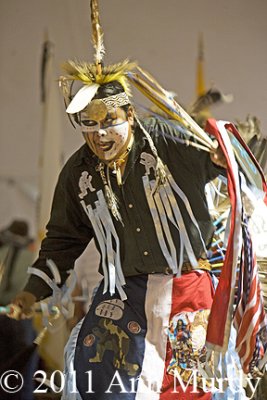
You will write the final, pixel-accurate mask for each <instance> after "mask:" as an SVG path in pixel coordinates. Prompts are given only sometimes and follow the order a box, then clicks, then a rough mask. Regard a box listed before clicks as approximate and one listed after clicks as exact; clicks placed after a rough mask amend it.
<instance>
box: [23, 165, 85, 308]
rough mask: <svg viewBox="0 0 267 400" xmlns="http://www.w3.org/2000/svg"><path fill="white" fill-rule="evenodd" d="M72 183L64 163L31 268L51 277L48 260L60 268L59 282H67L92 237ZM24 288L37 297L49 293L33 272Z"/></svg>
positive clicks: (70, 173) (47, 288) (40, 297)
mask: <svg viewBox="0 0 267 400" xmlns="http://www.w3.org/2000/svg"><path fill="white" fill-rule="evenodd" d="M74 182H75V181H74V179H73V178H72V168H71V166H70V165H68V163H67V164H66V165H65V167H64V168H63V170H62V172H61V174H60V176H59V180H58V183H57V186H56V189H55V193H54V199H53V204H52V210H51V216H50V220H49V222H48V224H47V227H46V228H47V233H46V237H45V238H44V240H43V241H42V244H41V249H40V252H39V257H38V259H37V260H36V261H35V263H34V264H33V267H34V268H37V269H39V270H41V271H43V272H45V273H46V274H47V275H48V276H49V277H52V276H51V272H50V269H49V267H48V266H47V259H50V260H52V261H53V262H54V263H55V264H56V266H57V268H58V270H59V273H60V276H61V284H63V283H64V282H65V281H66V279H67V277H68V271H69V270H72V269H73V268H74V263H75V260H76V259H77V258H78V257H79V256H80V255H81V254H82V252H83V251H84V250H85V248H86V246H87V244H88V243H89V241H90V240H91V239H92V237H93V229H92V227H91V225H90V221H89V219H88V218H87V216H86V214H85V212H84V210H83V209H82V206H81V204H80V202H79V200H78V198H77V195H76V193H77V189H76V190H75V187H74ZM24 290H25V291H28V292H31V293H32V294H34V295H35V296H36V297H37V300H41V299H42V298H45V297H48V296H49V295H51V292H52V291H51V289H50V287H49V286H48V285H47V284H46V283H45V282H44V281H43V280H42V279H41V278H39V277H38V276H36V275H30V278H29V280H28V282H27V284H26V286H25V288H24Z"/></svg>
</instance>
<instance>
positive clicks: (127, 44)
mask: <svg viewBox="0 0 267 400" xmlns="http://www.w3.org/2000/svg"><path fill="white" fill-rule="evenodd" d="M99 2H100V11H101V22H102V25H103V29H104V32H105V45H106V52H107V54H106V58H105V61H106V63H110V62H117V61H120V60H122V59H123V58H126V57H129V58H130V59H133V60H137V61H138V62H139V63H140V65H141V66H143V67H144V68H145V69H147V70H148V71H150V72H151V73H152V74H153V75H154V76H155V77H156V78H157V79H158V80H159V81H160V82H161V84H162V85H163V86H164V87H165V88H166V89H169V90H173V91H175V92H176V93H177V94H178V99H179V101H180V102H181V103H182V104H183V105H188V104H189V103H190V102H191V101H192V100H194V98H195V76H196V58H197V42H198V35H199V33H200V32H202V33H203V36H204V46H205V78H206V85H207V87H210V86H211V84H212V83H214V84H215V86H216V87H218V88H219V89H221V90H222V91H223V92H224V93H232V94H233V95H234V101H233V103H232V104H230V105H222V106H219V107H217V108H216V109H214V116H215V117H216V118H219V119H226V120H231V121H234V120H235V119H236V118H238V119H241V120H245V118H246V116H247V114H252V115H256V116H257V117H258V118H259V119H260V121H261V126H262V131H263V133H265V135H266V132H267V113H266V111H267V44H266V43H267V23H266V17H267V2H266V0H253V1H251V0H220V1H218V0H217V1H216V0H201V1H200V0H165V1H162V0H100V1H99ZM45 31H47V32H48V35H49V39H50V40H52V41H53V42H54V44H55V79H56V78H57V76H59V74H60V65H61V64H62V62H63V61H64V60H66V59H68V58H75V57H76V58H80V59H84V60H88V61H91V60H92V46H91V27H90V16H89V0H0V51H1V56H0V87H1V96H0V103H1V104H0V113H1V114H0V191H1V204H0V228H1V227H2V226H4V225H6V224H8V223H9V222H10V220H11V219H12V218H15V217H20V218H21V217H23V218H26V219H28V220H29V222H30V224H31V231H32V234H34V233H35V215H36V195H37V183H38V174H39V165H38V160H39V156H40V147H41V137H42V106H41V102H40V64H41V54H42V43H43V40H44V35H45ZM60 119H61V123H62V129H63V144H62V154H63V158H64V160H66V159H67V158H68V156H69V155H70V154H71V153H72V152H73V151H74V150H75V149H76V148H78V147H79V146H80V144H81V143H82V139H81V137H80V135H79V133H78V132H75V130H74V129H73V128H72V127H71V126H70V125H69V123H68V121H67V118H66V116H65V113H64V106H63V102H61V103H60ZM51 146H53V143H51Z"/></svg>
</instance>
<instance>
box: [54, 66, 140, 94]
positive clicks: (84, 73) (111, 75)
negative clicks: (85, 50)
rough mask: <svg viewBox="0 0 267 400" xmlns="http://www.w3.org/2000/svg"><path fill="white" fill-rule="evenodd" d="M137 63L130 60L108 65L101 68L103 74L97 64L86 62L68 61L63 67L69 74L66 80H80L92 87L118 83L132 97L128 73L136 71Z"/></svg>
mask: <svg viewBox="0 0 267 400" xmlns="http://www.w3.org/2000/svg"><path fill="white" fill-rule="evenodd" d="M136 67H137V63H135V62H130V61H129V60H128V59H126V60H124V61H123V62H121V63H118V64H113V65H108V66H106V67H102V68H101V74H100V75H99V71H98V69H97V65H96V64H88V63H87V62H85V61H72V60H70V61H67V62H65V63H64V64H63V65H62V68H63V70H64V71H65V72H66V73H67V76H65V79H67V80H72V81H74V80H79V81H82V82H83V83H84V84H87V85H90V84H93V83H98V84H99V85H103V84H105V83H109V82H113V81H118V82H120V84H121V85H122V86H123V88H124V90H125V92H126V93H127V95H128V96H130V95H131V90H130V85H129V83H128V79H127V73H128V72H129V71H132V70H134V69H135V68H136Z"/></svg>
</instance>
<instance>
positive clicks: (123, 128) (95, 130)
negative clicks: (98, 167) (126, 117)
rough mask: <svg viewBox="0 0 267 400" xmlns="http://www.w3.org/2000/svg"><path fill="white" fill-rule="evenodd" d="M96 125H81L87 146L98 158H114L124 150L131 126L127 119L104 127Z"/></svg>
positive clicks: (109, 159) (106, 159) (110, 159)
mask: <svg viewBox="0 0 267 400" xmlns="http://www.w3.org/2000/svg"><path fill="white" fill-rule="evenodd" d="M97 125H98V126H94V127H93V126H86V127H84V126H83V127H82V132H83V134H84V136H85V138H86V141H87V143H88V145H89V147H90V148H91V150H92V151H93V152H94V153H95V154H96V155H97V157H98V158H99V159H100V160H103V161H112V160H115V159H116V158H118V157H119V156H120V155H121V154H122V153H123V152H124V151H125V150H126V148H127V145H128V143H129V139H130V136H131V127H130V126H129V123H128V121H124V122H121V123H118V124H116V125H112V126H109V127H107V128H104V129H103V128H100V127H99V124H97Z"/></svg>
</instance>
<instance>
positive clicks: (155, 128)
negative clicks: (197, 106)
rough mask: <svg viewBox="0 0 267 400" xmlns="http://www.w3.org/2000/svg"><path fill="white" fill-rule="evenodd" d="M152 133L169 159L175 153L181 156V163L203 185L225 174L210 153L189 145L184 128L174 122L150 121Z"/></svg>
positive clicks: (152, 119)
mask: <svg viewBox="0 0 267 400" xmlns="http://www.w3.org/2000/svg"><path fill="white" fill-rule="evenodd" d="M149 125H150V133H151V134H152V135H153V140H155V141H156V143H158V144H160V147H161V148H164V147H165V149H166V151H167V152H168V158H169V156H170V153H171V152H173V151H174V149H175V152H176V154H177V155H179V162H182V163H183V164H184V165H186V166H187V168H188V170H190V171H191V172H192V174H194V175H195V176H196V177H198V179H199V181H200V182H202V183H203V184H205V183H207V182H209V181H211V180H213V179H215V178H216V177H217V176H218V175H220V174H222V175H224V174H225V169H224V168H222V167H219V166H217V165H216V164H214V163H213V162H212V161H211V158H210V153H209V152H207V151H205V150H201V149H199V148H196V147H193V146H191V145H187V144H186V142H185V139H186V138H187V136H186V135H185V132H184V129H183V127H182V126H181V125H180V124H179V123H178V122H177V121H174V120H169V121H167V120H166V121H161V120H157V119H155V118H151V119H150V120H149Z"/></svg>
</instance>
